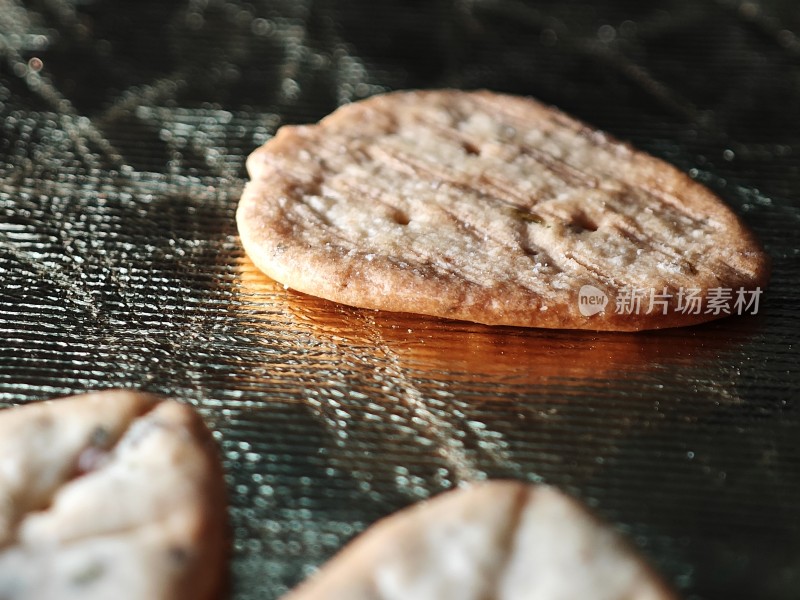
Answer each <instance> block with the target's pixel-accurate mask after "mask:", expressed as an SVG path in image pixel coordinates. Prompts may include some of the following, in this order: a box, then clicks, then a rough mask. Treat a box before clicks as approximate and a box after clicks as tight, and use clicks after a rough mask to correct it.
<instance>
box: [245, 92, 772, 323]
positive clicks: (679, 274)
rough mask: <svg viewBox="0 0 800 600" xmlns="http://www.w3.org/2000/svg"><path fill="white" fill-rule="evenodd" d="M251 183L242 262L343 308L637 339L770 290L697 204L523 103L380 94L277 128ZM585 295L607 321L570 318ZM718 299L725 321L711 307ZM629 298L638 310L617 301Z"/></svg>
mask: <svg viewBox="0 0 800 600" xmlns="http://www.w3.org/2000/svg"><path fill="white" fill-rule="evenodd" d="M247 167H248V171H249V173H250V176H251V181H250V182H249V183H248V185H247V187H246V188H245V191H244V193H243V196H242V199H241V202H240V205H239V210H238V213H237V221H238V226H239V233H240V235H241V239H242V243H243V245H244V247H245V249H246V250H247V253H248V254H249V256H250V257H251V258H252V260H253V262H254V263H255V264H256V265H257V266H258V267H259V268H260V269H262V270H263V271H264V272H265V273H266V274H267V275H269V276H270V277H272V278H273V279H276V280H277V281H279V282H281V283H283V284H285V285H286V286H288V287H290V288H293V289H296V290H299V291H301V292H306V293H308V294H312V295H316V296H321V297H323V298H327V299H329V300H334V301H337V302H342V303H345V304H350V305H353V306H360V307H365V308H374V309H382V310H389V311H400V312H412V313H422V314H428V315H434V316H440V317H448V318H453V319H463V320H469V321H476V322H480V323H486V324H490V325H518V326H530V327H554V328H583V329H597V330H639V329H650V328H661V327H675V326H680V325H688V324H692V323H698V322H702V321H707V320H710V319H715V318H719V317H723V316H725V315H726V314H733V313H735V312H740V313H741V310H738V311H737V310H734V306H733V305H734V302H735V299H736V297H735V296H736V294H737V292H739V291H740V290H741V293H742V294H745V293H749V292H751V291H753V290H755V289H756V288H758V287H760V286H763V285H764V284H765V282H766V280H767V277H768V261H767V257H766V256H765V254H764V252H763V251H762V250H761V248H760V247H759V245H758V243H757V242H756V240H755V239H754V237H753V235H752V234H751V233H750V232H749V231H748V230H747V229H746V227H745V226H744V225H743V224H742V223H741V222H740V221H739V219H738V218H737V217H736V216H735V215H734V213H733V212H732V211H731V210H729V209H728V208H727V207H726V206H725V205H724V204H723V203H722V201H721V200H720V199H719V198H717V197H716V196H715V195H714V194H712V193H711V192H710V191H709V190H708V189H706V188H705V187H703V186H702V185H700V184H698V183H696V182H694V181H692V180H691V179H690V178H689V177H687V176H685V175H684V174H682V173H681V172H679V171H677V170H676V169H675V168H673V167H672V166H670V165H668V164H667V163H665V162H663V161H661V160H658V159H656V158H653V157H652V156H649V155H647V154H645V153H642V152H638V151H636V150H634V149H632V148H631V147H630V146H628V145H626V144H622V143H620V142H618V141H616V140H614V139H612V138H610V137H609V136H607V135H605V134H603V133H601V132H599V131H596V130H592V129H590V128H589V127H587V126H586V125H583V124H581V123H579V122H577V121H575V120H574V119H572V118H570V117H568V116H566V115H564V114H563V113H561V112H559V111H557V110H554V109H552V108H549V107H546V106H544V105H542V104H539V103H538V102H535V101H533V100H529V99H525V98H518V97H512V96H505V95H500V94H494V93H491V92H485V91H481V92H461V91H454V90H445V91H417V92H396V93H391V94H385V95H381V96H375V97H372V98H370V99H368V100H365V101H362V102H358V103H354V104H350V105H347V106H344V107H342V108H340V109H338V110H337V111H336V112H334V113H333V114H332V115H330V116H328V117H327V118H325V119H323V120H322V121H321V122H320V123H319V124H317V125H311V126H287V127H283V128H282V129H281V130H280V131H279V132H278V134H277V135H276V136H275V137H274V138H273V139H272V140H270V141H269V142H268V143H267V144H265V145H264V146H263V147H261V148H259V149H258V150H256V151H255V152H254V153H253V154H252V155H251V156H250V158H249V159H248V163H247ZM584 286H590V287H585V288H584ZM582 288H583V289H584V290H586V291H588V292H589V294H588V296H587V298H585V301H586V302H594V300H592V297H593V298H595V299H600V300H598V301H601V302H602V298H603V297H605V299H606V300H605V303H604V306H602V307H601V309H598V310H593V309H594V305H592V306H590V305H586V306H583V307H582V306H581V305H580V302H582V300H581V299H580V295H581V289H582ZM718 289H724V290H730V293H729V296H730V298H728V303H727V310H718V309H717V308H715V306H716V305H712V304H709V296H711V295H719V294H718V292H716V290H718ZM681 290H683V292H682V291H681ZM690 290H691V293H692V294H693V297H694V298H696V299H699V300H700V302H701V303H705V304H703V305H702V306H700V307H699V310H698V311H695V310H694V307H695V305H693V306H692V307H691V310H687V304H686V303H685V302H684V300H685V298H684V295H683V294H684V293H686V292H688V291H690ZM629 291H630V292H632V294H631V295H632V296H636V295H637V294H638V297H639V300H638V301H637V303H638V304H637V305H636V306H635V308H636V310H635V311H634V310H633V308H634V305H633V304H632V303H631V304H630V305H627V304H625V303H619V298H620V297H622V298H623V299H624V298H625V294H626V293H628V292H629ZM590 296H591V297H590ZM742 297H744V296H742ZM749 299H750V298H748V300H749ZM717 304H719V301H717ZM707 306H708V307H710V309H711V310H707ZM738 308H739V309H741V305H740V306H739V307H738Z"/></svg>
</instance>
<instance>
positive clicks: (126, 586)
mask: <svg viewBox="0 0 800 600" xmlns="http://www.w3.org/2000/svg"><path fill="white" fill-rule="evenodd" d="M226 540H227V514H226V504H225V484H224V480H223V478H222V469H221V466H220V463H219V459H218V456H217V450H216V445H215V443H214V441H213V439H212V437H211V434H210V432H209V431H208V430H207V429H206V427H205V425H204V424H203V422H202V419H201V418H200V417H199V415H197V413H196V412H194V410H192V409H191V408H190V407H188V406H186V405H183V404H179V403H177V402H174V401H164V402H161V401H160V400H159V399H158V398H155V397H153V396H149V395H146V394H139V393H132V392H124V391H111V392H102V393H96V394H90V395H85V396H76V397H73V398H68V399H62V400H58V401H54V402H40V403H35V404H30V405H27V406H24V407H18V408H10V409H6V410H2V411H0V600H70V599H72V598H74V599H76V600H78V599H80V600H95V599H96V600H107V599H109V598H114V599H115V600H116V599H122V600H127V599H130V600H154V599H163V600H179V599H180V600H183V599H185V600H203V599H211V598H217V597H218V593H219V592H220V590H221V585H222V582H223V579H224V572H225V555H226V552H227V549H226Z"/></svg>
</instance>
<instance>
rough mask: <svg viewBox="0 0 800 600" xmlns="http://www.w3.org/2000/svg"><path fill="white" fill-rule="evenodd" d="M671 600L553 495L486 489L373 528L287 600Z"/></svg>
mask: <svg viewBox="0 0 800 600" xmlns="http://www.w3.org/2000/svg"><path fill="white" fill-rule="evenodd" d="M589 598H591V599H592V600H676V596H675V595H674V594H673V592H671V591H670V590H669V589H668V587H667V585H666V584H665V583H664V582H663V581H662V580H661V579H660V578H659V577H658V576H657V575H656V574H655V572H654V571H652V570H651V569H650V568H649V567H648V566H647V565H646V564H645V563H644V562H643V561H642V559H641V558H639V557H638V556H637V555H636V553H635V552H634V551H633V550H632V549H631V548H630V546H628V545H627V544H626V543H625V542H624V541H623V540H622V539H621V538H620V536H619V535H618V534H617V533H616V532H614V531H613V530H612V529H611V528H610V527H609V526H607V525H605V524H603V523H601V522H600V521H599V520H598V519H597V518H596V517H594V516H592V515H591V514H589V513H588V512H587V510H586V509H585V508H584V507H583V506H582V505H581V504H579V503H578V502H577V501H575V500H573V499H571V498H569V497H568V496H566V495H564V494H563V493H561V492H559V491H557V490H556V489H554V488H552V487H547V486H528V485H524V484H521V483H515V482H508V481H506V482H489V483H483V484H478V485H474V486H473V487H471V488H468V489H466V490H461V491H454V492H448V493H445V494H443V495H441V496H439V497H437V498H434V499H433V500H431V501H428V502H424V503H420V504H418V505H416V506H413V507H411V508H409V509H406V510H403V511H401V512H399V513H397V514H395V515H393V516H391V517H388V518H386V519H384V520H382V521H380V522H379V523H377V524H376V525H373V526H372V527H371V528H370V529H368V530H367V531H366V532H365V533H363V534H362V535H361V536H359V537H358V538H356V539H355V540H354V541H353V542H352V543H350V544H349V545H348V546H346V547H345V549H344V550H342V551H341V552H340V553H339V554H338V555H336V556H335V557H334V558H332V559H331V560H330V562H329V563H328V564H326V565H324V566H323V567H322V569H321V570H320V571H319V572H318V573H317V574H316V575H314V576H312V577H311V578H310V579H309V580H308V581H307V582H305V583H303V584H302V585H300V586H299V587H298V588H297V589H296V590H294V591H293V592H290V593H289V594H288V595H287V596H285V597H284V600H322V599H324V600H489V599H491V600H587V599H589Z"/></svg>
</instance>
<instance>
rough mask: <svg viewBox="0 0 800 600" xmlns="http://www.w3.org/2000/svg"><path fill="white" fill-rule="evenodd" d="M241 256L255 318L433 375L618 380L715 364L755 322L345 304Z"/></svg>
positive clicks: (246, 302)
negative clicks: (527, 316) (444, 313)
mask: <svg viewBox="0 0 800 600" xmlns="http://www.w3.org/2000/svg"><path fill="white" fill-rule="evenodd" d="M239 266H240V274H241V297H242V300H243V306H246V307H247V308H249V310H248V315H249V318H251V319H252V320H253V322H254V323H258V322H261V323H262V324H264V323H273V322H274V319H275V316H276V315H277V314H280V315H282V316H283V318H285V319H287V326H291V327H294V328H297V330H298V331H304V332H306V333H308V334H310V335H312V336H315V337H317V338H319V339H320V340H327V341H330V342H332V343H335V344H337V345H338V346H340V347H342V346H350V347H353V348H357V349H359V351H360V352H364V351H367V352H369V350H370V348H371V349H373V351H374V352H375V353H380V354H382V355H385V354H387V353H388V354H391V355H392V356H393V358H394V359H395V360H396V361H397V362H398V364H399V366H400V367H402V368H403V369H404V370H408V371H410V372H413V373H418V374H421V375H424V374H425V373H427V374H429V376H430V377H433V378H445V379H447V378H458V379H469V380H472V381H476V380H490V381H502V382H513V383H515V384H525V383H531V384H533V383H548V382H552V383H555V382H559V381H561V382H567V381H569V382H571V383H572V384H573V385H574V384H576V383H578V382H579V381H580V380H586V381H592V382H597V381H598V380H616V381H620V380H624V379H625V378H628V377H631V376H635V375H636V374H640V373H647V372H650V373H653V372H658V371H659V370H662V369H667V370H675V369H678V370H680V369H681V368H698V367H702V366H704V365H705V366H713V365H714V364H715V362H716V360H717V359H718V358H719V355H720V353H721V352H723V351H726V352H730V351H735V349H736V347H737V346H738V345H739V344H741V343H743V342H744V341H746V339H747V338H748V336H749V335H750V334H751V333H752V332H753V330H754V329H755V328H757V327H758V325H757V320H756V319H753V318H746V317H745V318H736V317H733V318H729V319H725V320H723V321H718V322H712V323H709V324H705V325H700V326H694V327H687V328H680V329H668V330H661V331H646V332H638V333H629V332H620V333H615V332H595V331H581V330H574V331H570V330H548V329H526V328H515V327H492V326H486V325H480V324H476V323H467V322H460V321H449V320H445V319H439V318H435V317H428V316H424V315H413V314H405V313H389V312H381V311H374V310H367V309H358V308H352V307H348V306H344V305H340V304H337V303H334V302H330V301H328V300H323V299H320V298H315V297H313V296H309V295H307V294H303V293H300V292H295V291H293V290H287V289H285V288H284V286H283V285H281V284H280V283H277V282H275V281H274V280H272V279H270V278H269V277H267V276H266V275H264V274H263V273H261V272H260V271H259V270H258V269H257V267H255V265H254V264H253V263H252V262H251V261H250V260H249V259H248V258H247V257H243V258H242V259H241V261H240V265H239ZM656 374H657V373H656Z"/></svg>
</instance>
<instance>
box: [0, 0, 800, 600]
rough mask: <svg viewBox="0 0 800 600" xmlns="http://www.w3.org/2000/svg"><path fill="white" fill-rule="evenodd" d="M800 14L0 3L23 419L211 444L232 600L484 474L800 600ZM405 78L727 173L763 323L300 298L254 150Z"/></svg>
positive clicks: (10, 328) (485, 1)
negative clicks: (168, 411) (555, 497)
mask: <svg viewBox="0 0 800 600" xmlns="http://www.w3.org/2000/svg"><path fill="white" fill-rule="evenodd" d="M798 36H800V12H798V10H797V5H796V2H794V0H770V1H767V0H764V1H763V2H739V1H738V0H719V1H712V0H706V1H702V2H695V1H690V0H686V1H680V0H655V1H653V2H632V1H630V0H609V1H607V2H602V3H601V2H591V1H589V0H584V1H578V2H561V1H555V0H542V1H539V2H527V3H526V2H522V1H520V0H427V1H424V2H422V1H411V0H409V1H405V2H403V1H400V0H342V1H338V2H337V1H334V0H319V1H312V0H300V1H296V0H251V1H249V2H244V1H238V0H181V1H165V0H140V1H137V2H112V1H110V0H72V1H68V0H37V1H34V0H31V1H25V2H23V1H22V0H0V332H1V333H0V336H2V337H1V338H0V339H2V343H0V405H2V406H10V405H14V404H23V403H27V402H34V401H40V400H43V399H47V398H53V397H57V396H62V395H68V394H73V393H79V392H84V391H87V390H92V389H101V388H109V387H131V388H139V389H144V390H148V391H152V392H157V393H161V394H166V395H169V396H174V397H176V398H179V399H183V400H185V401H187V402H191V403H192V404H193V405H195V406H196V407H198V409H199V410H200V411H201V413H202V415H203V417H204V418H205V419H206V422H207V423H208V424H209V426H210V427H212V428H213V429H214V431H215V435H216V436H217V439H218V440H219V443H220V445H221V448H222V451H223V455H224V462H225V468H226V470H227V477H228V484H229V494H230V520H231V526H232V534H233V542H232V543H233V552H232V563H231V586H230V587H231V590H230V595H231V597H232V598H236V599H237V600H245V599H260V600H261V599H273V598H277V597H279V596H280V595H281V594H282V593H283V592H285V591H286V590H287V589H289V588H291V587H292V586H294V585H295V584H296V583H297V582H298V581H300V580H302V579H303V578H304V577H306V576H307V575H308V574H309V573H311V572H312V571H313V569H314V568H315V567H316V566H318V565H320V564H321V563H322V562H324V561H325V560H326V559H327V558H328V557H330V556H331V555H332V554H333V553H335V552H336V551H337V549H339V548H340V547H341V546H342V545H343V544H344V543H345V542H346V541H347V540H348V539H350V538H351V537H352V536H354V535H355V534H356V533H358V532H359V531H361V530H363V529H364V528H366V527H367V526H368V525H369V524H370V523H372V522H374V521H375V520H376V519H378V518H380V517H382V516H384V515H387V514H389V513H391V512H392V511H394V510H396V509H398V508H400V507H403V506H406V505H409V504H411V503H413V502H415V501H417V500H419V499H422V498H427V497H429V496H430V495H432V494H435V493H437V492H440V491H442V490H445V489H449V488H451V487H454V486H456V485H458V484H459V483H462V482H465V481H470V480H478V479H484V478H490V477H512V478H517V479H522V480H526V481H531V482H547V483H551V484H555V485H559V486H561V487H563V488H565V489H566V490H567V491H569V492H570V493H572V494H574V495H576V496H578V497H580V498H582V499H584V500H585V501H587V502H588V503H589V504H590V505H592V506H594V507H595V509H596V510H597V512H598V513H599V514H601V515H602V516H604V517H605V518H608V519H609V520H610V521H612V522H613V523H614V524H615V525H616V526H617V527H618V528H619V529H620V530H621V531H623V532H625V533H626V534H628V535H629V536H630V538H631V540H632V541H633V543H634V544H636V545H637V546H638V547H639V548H641V550H642V551H643V552H644V553H645V554H646V555H647V556H648V557H649V558H650V559H651V560H652V562H653V563H654V564H655V565H656V566H657V567H658V568H660V569H661V570H662V571H663V572H664V573H665V574H666V576H667V577H668V578H669V579H670V581H672V582H673V583H674V584H675V585H676V586H677V587H678V588H679V589H680V590H681V591H682V593H683V594H684V595H685V596H686V597H687V598H695V599H708V600H711V599H715V598H725V599H726V600H734V599H737V598H743V599H744V598H747V599H751V598H759V599H762V600H779V599H780V600H783V599H785V600H794V599H796V598H798V597H800V518H799V517H798V514H799V513H800V511H798V507H799V506H800V415H798V410H797V408H798V407H797V396H798V389H800V376H799V375H798V370H797V363H798V359H800V356H799V355H798V342H800V320H798V311H799V310H800V294H798V289H799V288H800V268H798V264H799V262H798V258H799V255H800V246H799V245H798V242H799V241H800V238H799V237H798V235H797V231H798V228H800V202H799V201H798V194H799V193H800V37H798ZM411 87H461V88H478V87H484V88H489V89H493V90H496V91H501V92H510V93H517V94H525V95H532V96H535V97H537V98H539V99H540V100H543V101H545V102H549V103H552V104H555V105H557V106H558V107H560V108H562V109H563V110H566V111H567V112H570V113H572V114H574V115H576V116H577V117H579V118H581V119H583V120H585V121H588V122H589V123H592V124H593V125H595V126H597V127H600V128H602V129H606V130H608V131H610V132H611V133H613V134H614V135H616V136H618V137H621V138H623V139H628V140H630V141H632V142H633V143H634V144H635V145H637V146H639V147H640V148H642V149H644V150H647V151H650V152H652V153H654V154H655V155H657V156H660V157H662V158H664V159H666V160H668V161H670V162H672V163H673V164H675V165H677V166H678V167H679V168H681V169H683V170H685V171H686V172H688V173H689V174H690V175H691V176H692V177H693V178H695V179H697V180H699V181H702V182H704V183H705V184H707V185H708V186H710V187H711V188H712V189H714V190H715V191H716V192H717V193H719V194H720V195H721V196H722V198H723V199H724V200H725V201H726V202H727V203H729V204H730V205H731V206H732V207H733V208H734V209H735V210H736V211H737V212H738V213H739V214H740V215H742V216H743V218H744V219H745V221H746V222H747V223H748V224H749V225H750V226H751V227H752V228H753V229H754V230H755V231H756V233H757V234H758V236H759V237H760V239H761V240H762V241H763V243H764V245H765V247H766V248H767V250H768V252H769V254H770V255H771V257H772V260H773V269H774V273H773V277H772V281H771V284H770V286H769V288H768V289H766V290H765V292H764V295H763V298H762V302H761V306H760V309H759V313H758V314H757V315H755V316H748V317H742V318H730V319H726V320H722V321H719V322H715V323H712V324H709V325H705V326H700V327H695V328H691V329H685V330H671V331H663V332H650V333H642V334H600V333H591V332H588V333H587V332H562V331H536V330H520V329H511V328H490V327H484V326H479V325H472V324H466V323H454V322H445V321H441V320H436V319H431V318H424V317H416V316H409V315H393V314H383V313H377V312H372V311H363V310H357V309H351V308H348V307H343V306H337V305H334V304H332V303H329V302H325V301H321V300H317V299H314V298H310V297H307V296H303V295H300V294H297V293H293V292H291V291H287V290H285V289H284V288H283V286H281V285H279V284H277V283H275V282H273V281H270V280H269V279H268V278H266V277H265V276H263V275H261V274H260V273H259V272H258V271H257V269H255V267H254V266H253V264H252V263H251V262H250V261H249V260H248V259H247V258H246V256H245V255H244V253H243V251H242V249H241V246H240V244H239V241H238V237H237V234H236V227H235V223H234V220H233V216H234V211H235V208H236V203H237V201H238V197H239V194H240V192H241V189H242V186H243V184H244V181H245V178H246V173H245V170H244V160H245V158H246V156H247V155H248V153H249V152H250V151H252V150H253V149H254V148H255V147H257V146H258V145H260V144H262V143H263V142H265V141H266V140H268V139H269V138H270V137H271V136H272V135H273V134H274V132H275V131H276V129H277V128H278V127H279V126H280V125H282V124H286V123H298V122H312V121H316V120H317V119H319V118H321V117H323V116H324V115H325V114H327V113H329V112H330V111H331V110H333V109H334V108H335V107H336V106H337V105H340V104H342V103H345V102H349V101H354V100H358V99H359V98H363V97H366V96H369V95H371V94H374V93H378V92H382V91H388V90H392V89H401V88H411Z"/></svg>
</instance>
